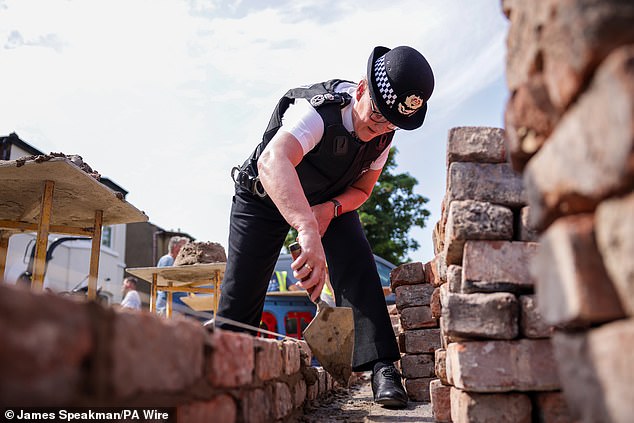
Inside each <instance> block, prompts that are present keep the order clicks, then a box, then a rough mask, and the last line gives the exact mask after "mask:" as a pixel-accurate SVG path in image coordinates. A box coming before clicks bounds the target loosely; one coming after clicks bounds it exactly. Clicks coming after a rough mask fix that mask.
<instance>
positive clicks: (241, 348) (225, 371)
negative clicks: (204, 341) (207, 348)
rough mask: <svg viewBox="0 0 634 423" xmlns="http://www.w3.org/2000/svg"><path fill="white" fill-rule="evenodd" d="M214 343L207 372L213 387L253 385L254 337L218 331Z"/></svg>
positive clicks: (215, 333) (213, 337)
mask: <svg viewBox="0 0 634 423" xmlns="http://www.w3.org/2000/svg"><path fill="white" fill-rule="evenodd" d="M212 341H213V353H212V355H211V359H210V365H209V369H208V371H207V377H208V379H209V381H210V383H211V385H212V386H214V387H224V388H234V387H238V386H241V385H246V384H248V383H251V381H252V380H253V371H254V369H255V357H254V356H255V354H254V348H253V337H252V336H249V335H246V334H242V333H237V332H230V331H223V330H219V329H216V330H215V332H214V333H213V334H212ZM172 345H178V344H172ZM172 350H173V349H172ZM174 351H175V352H179V351H178V350H174ZM189 365H190V366H191V365H192V364H191V363H190V364H189Z"/></svg>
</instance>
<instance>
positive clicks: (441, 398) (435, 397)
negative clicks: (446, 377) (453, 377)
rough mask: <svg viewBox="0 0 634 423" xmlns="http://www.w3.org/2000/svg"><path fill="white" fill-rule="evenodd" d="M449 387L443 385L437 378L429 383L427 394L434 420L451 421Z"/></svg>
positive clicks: (440, 421) (446, 422) (448, 422)
mask: <svg viewBox="0 0 634 423" xmlns="http://www.w3.org/2000/svg"><path fill="white" fill-rule="evenodd" d="M450 393H451V387H450V386H445V385H443V384H442V383H441V381H440V380H439V379H434V380H432V381H431V382H430V383H429V396H430V399H431V409H432V413H433V415H434V421H436V422H438V423H451V395H450Z"/></svg>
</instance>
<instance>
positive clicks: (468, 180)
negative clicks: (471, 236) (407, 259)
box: [445, 162, 526, 242]
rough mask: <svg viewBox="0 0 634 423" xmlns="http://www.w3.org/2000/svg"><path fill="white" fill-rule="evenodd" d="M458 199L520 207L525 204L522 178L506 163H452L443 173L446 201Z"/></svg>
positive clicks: (450, 201)
mask: <svg viewBox="0 0 634 423" xmlns="http://www.w3.org/2000/svg"><path fill="white" fill-rule="evenodd" d="M460 200H475V201H481V202H489V203H495V204H499V205H503V206H508V207H522V206H524V205H525V204H526V196H525V192H524V184H523V183H522V177H521V176H520V175H519V174H517V173H515V171H513V169H512V168H511V166H510V165H509V164H507V163H500V164H490V163H462V162H454V163H452V164H451V165H450V166H449V172H448V175H447V201H448V202H449V204H450V205H451V203H453V202H454V201H460ZM447 224H449V222H447ZM445 239H446V238H445ZM445 242H446V241H445Z"/></svg>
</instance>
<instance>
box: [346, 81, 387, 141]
mask: <svg viewBox="0 0 634 423" xmlns="http://www.w3.org/2000/svg"><path fill="white" fill-rule="evenodd" d="M352 124H353V126H354V131H355V133H356V134H357V137H359V139H360V140H361V141H370V140H371V139H372V138H374V137H377V136H379V135H382V134H385V133H387V132H391V131H394V130H395V129H397V128H396V127H395V126H394V125H392V124H391V123H390V122H388V121H387V120H386V119H385V118H384V117H383V115H381V113H380V112H379V111H378V109H377V108H376V106H375V104H374V101H373V100H372V98H371V97H370V91H369V90H368V89H367V83H366V82H365V81H361V82H360V83H359V86H358V87H357V102H356V104H355V105H354V109H353V112H352Z"/></svg>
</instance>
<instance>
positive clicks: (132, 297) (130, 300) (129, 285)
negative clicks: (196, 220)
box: [121, 276, 141, 310]
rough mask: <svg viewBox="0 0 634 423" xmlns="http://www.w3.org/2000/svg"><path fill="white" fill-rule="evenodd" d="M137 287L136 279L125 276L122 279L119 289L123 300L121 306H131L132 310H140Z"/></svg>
mask: <svg viewBox="0 0 634 423" xmlns="http://www.w3.org/2000/svg"><path fill="white" fill-rule="evenodd" d="M136 288H137V279H136V278H133V277H131V276H130V277H127V278H125V279H124V280H123V286H122V287H121V291H122V292H123V300H121V307H123V308H131V309H133V310H141V297H140V296H139V292H138V291H137V290H136Z"/></svg>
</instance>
